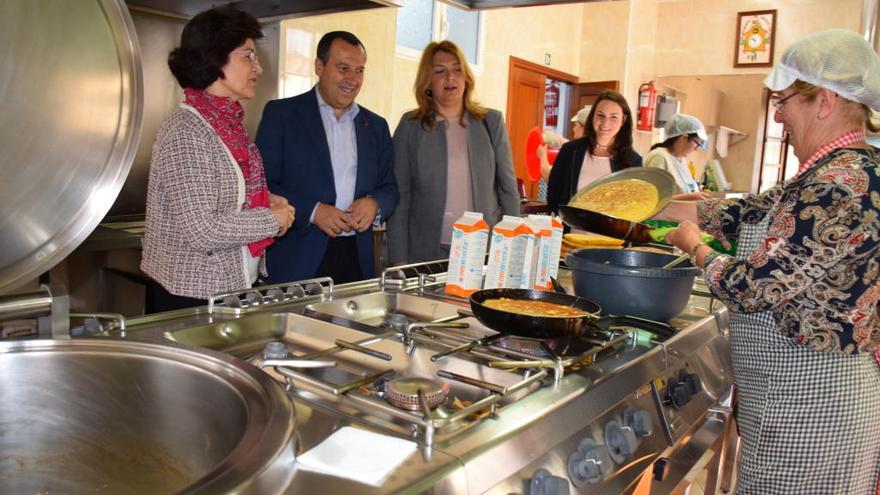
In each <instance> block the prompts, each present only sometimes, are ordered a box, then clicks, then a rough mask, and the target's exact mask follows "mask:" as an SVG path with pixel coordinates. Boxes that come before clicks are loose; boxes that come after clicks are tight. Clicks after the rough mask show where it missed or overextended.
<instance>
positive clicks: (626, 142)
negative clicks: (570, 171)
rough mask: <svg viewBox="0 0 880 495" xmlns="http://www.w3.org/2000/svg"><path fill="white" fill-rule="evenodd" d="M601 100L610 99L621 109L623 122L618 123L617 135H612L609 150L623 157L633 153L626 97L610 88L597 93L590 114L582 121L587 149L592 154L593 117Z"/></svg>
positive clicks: (630, 119)
mask: <svg viewBox="0 0 880 495" xmlns="http://www.w3.org/2000/svg"><path fill="white" fill-rule="evenodd" d="M603 100H611V101H613V102H614V103H617V104H618V105H620V108H621V109H622V110H623V123H622V124H621V125H620V130H619V131H617V135H616V136H614V143H612V144H611V149H610V150H609V151H610V152H611V154H612V155H614V156H622V157H624V158H625V157H627V156H629V155H631V154H632V153H633V149H632V145H633V133H632V130H633V124H632V122H633V118H632V112H631V111H630V109H629V104H627V102H626V98H624V97H623V95H622V94H620V93H618V92H617V91H612V90H610V89H609V90H608V91H603V92H602V93H600V94H599V97H598V98H596V102H595V103H593V108H591V109H590V114H589V115H587V121H586V122H585V123H584V131H585V132H584V137H583V139H586V140H587V151H589V152H590V154H592V153H593V151H595V150H596V129H594V128H593V117H594V116H595V115H596V108H598V107H599V103H601V102H602V101H603Z"/></svg>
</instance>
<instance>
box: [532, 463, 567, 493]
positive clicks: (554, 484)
mask: <svg viewBox="0 0 880 495" xmlns="http://www.w3.org/2000/svg"><path fill="white" fill-rule="evenodd" d="M569 493H570V491H569V489H568V480H567V479H565V478H563V477H561V476H553V474H551V473H550V471H547V470H546V469H539V470H537V471H535V473H534V474H533V475H532V479H531V480H529V495H569Z"/></svg>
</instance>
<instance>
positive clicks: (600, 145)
mask: <svg viewBox="0 0 880 495" xmlns="http://www.w3.org/2000/svg"><path fill="white" fill-rule="evenodd" d="M596 148H598V149H600V150H607V149H608V145H607V144H599V143H596Z"/></svg>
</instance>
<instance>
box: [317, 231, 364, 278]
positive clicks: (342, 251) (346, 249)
mask: <svg viewBox="0 0 880 495" xmlns="http://www.w3.org/2000/svg"><path fill="white" fill-rule="evenodd" d="M315 276H316V277H330V278H332V279H333V282H335V283H337V284H344V283H347V282H356V281H358V280H363V279H364V275H363V273H361V264H360V261H358V248H357V241H356V240H355V238H354V236H353V235H352V236H347V237H336V238H331V239H330V240H329V242H327V250H326V251H324V258H322V259H321V265H320V266H318V271H317V272H316V273H315Z"/></svg>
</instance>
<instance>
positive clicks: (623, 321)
mask: <svg viewBox="0 0 880 495" xmlns="http://www.w3.org/2000/svg"><path fill="white" fill-rule="evenodd" d="M594 324H595V325H596V326H597V327H599V328H601V329H602V330H607V329H608V327H613V326H621V325H626V326H630V327H636V328H638V329H640V330H647V331H649V332H651V333H653V334H655V335H658V336H660V337H672V336H673V335H675V329H674V328H672V327H671V326H669V325H668V324H666V323H661V322H659V321H653V320H646V319H644V318H636V317H635V316H615V315H608V316H600V317H599V318H597V319H596V320H595V321H594Z"/></svg>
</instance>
